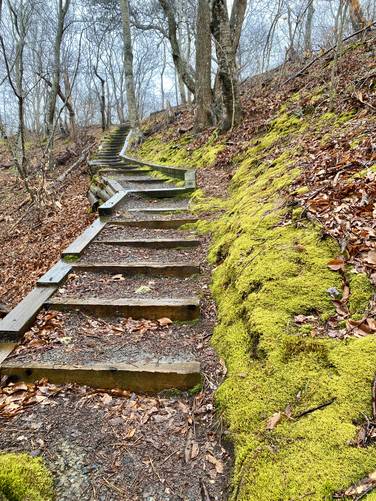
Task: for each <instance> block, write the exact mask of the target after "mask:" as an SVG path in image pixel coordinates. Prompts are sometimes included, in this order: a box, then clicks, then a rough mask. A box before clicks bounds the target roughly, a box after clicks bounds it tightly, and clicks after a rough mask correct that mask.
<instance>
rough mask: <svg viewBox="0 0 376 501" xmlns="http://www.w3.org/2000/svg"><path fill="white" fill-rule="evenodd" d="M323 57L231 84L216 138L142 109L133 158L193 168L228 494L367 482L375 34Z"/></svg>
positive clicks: (360, 490)
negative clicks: (232, 95) (227, 120)
mask: <svg viewBox="0 0 376 501" xmlns="http://www.w3.org/2000/svg"><path fill="white" fill-rule="evenodd" d="M333 56H334V54H333V52H329V53H328V54H326V55H324V56H323V57H321V58H318V60H317V62H315V63H314V64H313V65H312V66H311V67H310V68H309V69H308V70H307V71H305V72H302V74H301V75H299V76H297V77H295V78H289V75H294V73H296V72H297V71H298V70H299V67H289V68H287V70H286V68H283V69H282V70H276V71H273V72H269V73H268V74H266V75H260V76H259V77H255V78H253V79H251V80H250V81H247V82H245V83H244V84H243V86H242V96H241V99H242V106H243V110H244V115H243V119H242V122H241V124H240V125H239V126H238V127H236V128H234V129H233V130H232V131H231V132H230V133H228V134H227V135H219V134H218V133H217V131H216V130H214V129H209V130H207V131H205V132H204V133H203V134H200V135H199V136H195V135H194V133H193V130H192V120H193V116H192V112H191V111H190V110H189V109H188V108H181V109H180V110H179V111H178V112H177V113H176V114H175V116H173V117H167V115H166V114H165V113H161V114H159V115H155V116H153V117H152V118H151V119H149V120H148V121H147V122H145V123H144V124H143V130H144V133H145V136H146V140H145V142H144V143H143V144H142V146H141V147H140V148H139V149H138V150H137V151H135V153H134V154H135V155H137V156H138V157H139V158H141V159H144V160H148V161H151V162H154V163H160V164H163V165H176V166H182V165H189V166H191V167H196V168H198V169H199V170H198V176H199V181H200V184H201V188H202V189H201V190H199V191H197V192H196V194H195V196H194V200H195V207H196V211H197V213H198V214H201V215H203V214H205V215H206V216H207V215H210V219H211V220H210V222H207V221H204V220H202V221H201V222H199V223H198V228H199V230H200V231H202V232H210V234H211V242H212V243H211V248H210V251H209V261H210V262H211V264H212V265H213V267H214V271H213V282H212V292H213V295H214V298H215V300H216V303H217V309H218V325H217V326H216V328H215V331H214V336H213V339H212V343H213V345H214V347H215V348H216V350H217V352H218V353H219V355H220V357H221V358H222V359H223V360H224V362H225V364H226V367H227V376H226V380H225V382H224V383H223V384H222V385H221V387H220V388H219V390H218V392H217V396H216V402H217V405H218V409H219V411H220V413H221V414H222V415H223V417H224V419H225V422H226V423H227V425H228V428H229V432H230V439H231V441H232V442H233V443H234V445H235V470H234V474H233V488H234V491H233V497H232V499H237V500H240V499H242V500H250V499H257V500H260V501H261V500H276V499H281V500H282V499H283V500H292V499H294V500H297V499H312V500H316V499H317V500H322V499H332V498H336V499H338V498H347V499H360V497H362V496H363V495H366V493H367V492H369V491H371V490H372V487H373V486H374V480H373V478H374V477H372V475H371V474H372V473H373V471H374V470H375V469H376V451H375V447H374V429H375V426H376V424H375V420H376V415H375V409H376V401H375V382H374V374H375V366H376V343H375V332H376V309H375V303H374V285H375V280H376V278H375V277H376V274H375V271H376V249H375V238H376V233H375V212H374V210H375V205H374V204H375V196H376V183H375V176H376V166H375V160H376V154H375V143H374V139H375V137H376V135H375V132H376V120H375V110H376V96H375V88H376V87H375V75H376V73H375V72H376V63H375V37H374V35H373V36H369V37H368V39H366V40H365V41H357V42H353V41H352V42H349V43H347V44H346V45H345V47H344V50H343V53H342V55H341V57H340V58H339V60H338V61H337V60H336V59H334V57H333ZM166 120H168V122H169V123H168V125H167V126H166V125H165V123H166ZM368 475H371V476H370V477H368ZM362 479H363V482H362V483H361V484H359V485H357V482H359V481H361V480H362ZM367 499H373V495H372V494H369V495H368V497H367Z"/></svg>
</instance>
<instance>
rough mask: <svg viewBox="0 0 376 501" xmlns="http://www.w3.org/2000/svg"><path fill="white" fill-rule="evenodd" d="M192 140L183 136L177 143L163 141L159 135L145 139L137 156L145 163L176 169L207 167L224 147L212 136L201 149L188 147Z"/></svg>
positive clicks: (185, 135) (187, 135)
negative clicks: (170, 166)
mask: <svg viewBox="0 0 376 501" xmlns="http://www.w3.org/2000/svg"><path fill="white" fill-rule="evenodd" d="M192 140H193V138H192V136H190V135H189V134H184V135H182V137H181V138H180V139H179V140H178V141H173V142H168V141H165V140H164V138H163V136H162V135H161V134H157V135H154V136H153V137H151V138H149V139H147V140H146V141H145V142H144V143H143V144H142V145H141V146H140V148H139V149H138V150H137V155H138V157H139V158H142V159H143V160H145V161H149V162H153V163H158V164H160V165H175V166H177V167H192V168H199V167H207V166H208V165H211V164H213V163H214V162H215V160H216V158H217V155H218V153H220V152H221V151H222V150H223V148H224V145H223V144H221V143H220V142H219V141H217V139H216V136H215V135H213V136H212V137H211V138H210V139H209V140H208V141H207V142H206V143H205V144H204V145H203V146H202V147H201V148H197V149H191V148H189V147H188V145H189V143H190V142H191V141H192Z"/></svg>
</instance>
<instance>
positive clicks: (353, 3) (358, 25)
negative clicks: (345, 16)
mask: <svg viewBox="0 0 376 501" xmlns="http://www.w3.org/2000/svg"><path fill="white" fill-rule="evenodd" d="M347 1H348V4H349V8H350V19H351V24H352V27H353V29H354V31H359V30H361V29H363V28H365V27H366V26H367V19H366V18H365V16H364V13H363V10H362V7H361V5H360V2H359V0H347Z"/></svg>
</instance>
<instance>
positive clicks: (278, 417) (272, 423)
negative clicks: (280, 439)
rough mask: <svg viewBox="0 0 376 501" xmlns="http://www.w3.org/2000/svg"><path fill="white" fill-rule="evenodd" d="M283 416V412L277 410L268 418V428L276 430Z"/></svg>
mask: <svg viewBox="0 0 376 501" xmlns="http://www.w3.org/2000/svg"><path fill="white" fill-rule="evenodd" d="M281 418H282V413H281V412H276V413H275V414H273V416H272V417H270V418H269V419H268V422H267V424H266V429H267V430H274V428H275V427H276V426H277V424H278V423H279V422H280V421H281Z"/></svg>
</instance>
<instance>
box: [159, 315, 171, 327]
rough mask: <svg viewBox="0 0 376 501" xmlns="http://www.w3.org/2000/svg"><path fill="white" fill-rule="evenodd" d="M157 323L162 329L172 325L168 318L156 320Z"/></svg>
mask: <svg viewBox="0 0 376 501" xmlns="http://www.w3.org/2000/svg"><path fill="white" fill-rule="evenodd" d="M158 323H159V325H160V326H161V327H164V326H165V325H170V324H172V320H170V319H169V318H167V317H163V318H160V319H158Z"/></svg>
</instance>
